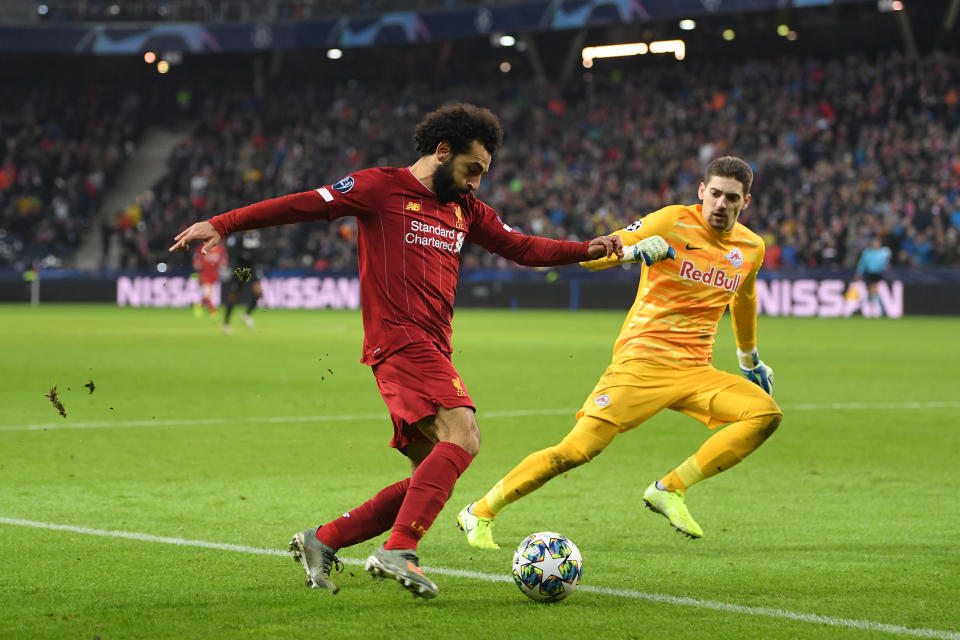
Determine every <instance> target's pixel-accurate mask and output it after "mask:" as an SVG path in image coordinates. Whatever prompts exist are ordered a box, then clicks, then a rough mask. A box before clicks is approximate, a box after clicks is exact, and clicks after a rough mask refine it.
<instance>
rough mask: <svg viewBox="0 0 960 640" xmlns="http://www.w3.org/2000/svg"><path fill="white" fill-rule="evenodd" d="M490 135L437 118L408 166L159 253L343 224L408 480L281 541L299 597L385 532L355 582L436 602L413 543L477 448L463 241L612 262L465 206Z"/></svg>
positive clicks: (369, 350) (484, 128) (483, 126)
mask: <svg viewBox="0 0 960 640" xmlns="http://www.w3.org/2000/svg"><path fill="white" fill-rule="evenodd" d="M502 137H503V130H502V128H501V126H500V122H499V120H498V119H497V117H496V116H495V115H494V114H493V113H491V112H490V111H489V110H487V109H483V108H479V107H476V106H474V105H471V104H457V105H453V106H448V107H444V108H441V109H439V110H437V111H434V112H432V113H430V114H428V115H427V116H426V117H425V118H424V119H423V120H422V121H421V122H420V123H419V124H418V125H417V127H416V132H415V136H414V140H415V143H416V148H417V151H418V153H419V154H420V157H419V159H418V160H417V161H416V162H415V163H414V164H413V165H411V166H407V167H398V168H393V167H381V168H375V169H363V170H360V171H356V172H354V173H352V174H350V175H348V176H346V177H344V178H343V179H341V180H340V181H338V182H336V183H333V184H328V185H325V186H322V187H319V188H317V189H314V190H312V191H305V192H302V193H295V194H291V195H287V196H283V197H280V198H275V199H272V200H266V201H263V202H259V203H256V204H252V205H249V206H246V207H242V208H240V209H234V210H233V211H228V212H227V213H224V214H221V215H218V216H215V217H213V218H211V219H210V220H208V221H205V222H198V223H195V224H193V225H192V226H190V227H189V228H187V229H186V230H184V231H183V232H181V233H180V234H179V235H177V236H176V238H175V243H174V244H173V246H171V247H170V250H171V251H176V250H178V249H186V248H187V247H188V246H189V244H190V243H191V242H193V241H197V240H199V241H201V242H202V243H203V250H204V251H208V250H209V249H211V248H213V247H214V246H216V245H218V244H219V243H220V241H221V240H222V239H223V237H224V236H226V235H227V234H230V233H233V232H236V231H241V230H247V229H255V228H259V227H267V226H272V225H279V224H290V223H297V222H305V221H308V220H332V219H334V218H338V217H341V216H356V219H357V226H358V229H359V232H358V236H357V254H358V258H359V265H360V295H361V308H362V315H363V329H364V339H363V357H362V358H361V361H362V362H363V363H365V364H367V365H369V366H370V367H371V368H372V369H373V375H374V378H376V381H377V386H378V387H379V389H380V395H381V396H382V397H383V400H384V402H385V403H386V405H387V408H388V409H389V411H390V418H391V420H392V421H393V439H392V440H391V442H390V446H392V447H394V448H396V449H397V450H399V451H400V452H401V453H403V454H404V455H405V456H407V458H409V459H410V462H411V466H412V469H413V472H412V475H411V476H410V477H408V478H405V479H403V480H401V481H399V482H397V483H395V484H392V485H390V486H388V487H385V488H383V489H381V490H380V491H379V492H378V493H377V494H376V495H374V496H373V497H372V498H371V499H370V500H368V501H367V502H365V503H364V504H362V505H360V506H358V507H356V508H355V509H353V510H352V511H350V512H348V513H346V514H344V515H343V516H342V517H340V518H337V519H335V520H333V521H332V522H328V523H326V524H324V525H321V526H320V527H317V528H312V529H307V530H306V531H303V532H300V533H297V534H295V535H294V537H293V540H292V541H291V542H290V549H291V551H293V554H294V559H295V560H297V561H299V562H300V563H301V564H302V565H303V568H304V570H305V571H306V573H307V584H308V585H309V586H313V587H319V588H325V589H330V590H331V591H333V593H336V592H337V590H338V588H337V586H336V585H335V584H333V582H332V581H331V580H330V570H331V568H332V567H334V566H336V565H337V564H338V563H339V561H338V560H337V558H336V557H335V555H334V554H335V553H336V551H337V550H338V549H341V548H343V547H347V546H350V545H354V544H357V543H359V542H363V541H365V540H369V539H371V538H373V537H375V536H378V535H380V534H381V533H383V532H385V531H387V530H390V536H389V538H388V539H387V541H386V543H385V544H384V545H383V546H382V547H381V548H380V549H377V551H375V552H374V553H373V554H372V555H371V556H370V557H369V558H367V561H366V569H367V571H369V572H370V573H371V574H373V575H374V576H383V577H389V578H393V579H396V580H397V581H398V582H400V583H401V585H402V586H403V587H404V588H405V589H407V590H409V591H411V592H412V593H413V594H414V596H420V597H423V598H433V597H435V596H436V595H437V586H436V585H435V584H434V583H433V582H432V581H431V580H430V579H429V578H427V577H426V576H425V575H423V572H422V571H421V570H420V566H419V564H420V563H419V557H418V555H417V545H418V543H419V541H420V539H421V538H422V537H423V535H424V534H425V533H426V532H427V529H429V528H430V525H431V524H433V521H434V520H435V519H436V517H437V514H438V513H439V512H440V510H441V509H442V508H443V505H444V504H445V503H446V501H447V498H448V497H449V495H450V492H451V491H452V490H453V486H454V483H456V481H457V478H458V477H460V475H461V474H462V473H463V472H464V470H466V468H467V466H468V465H469V464H470V462H471V461H472V460H473V457H474V456H476V455H477V452H478V451H479V450H480V430H479V428H478V427H477V422H476V419H475V417H474V412H475V410H476V409H475V408H474V404H473V401H472V400H471V399H470V395H469V393H468V392H467V387H466V385H465V384H464V382H463V380H462V379H461V378H460V375H459V374H458V373H457V370H456V369H455V368H454V366H453V364H452V362H451V359H450V354H451V351H452V348H451V346H450V333H451V320H452V318H453V301H454V294H455V293H456V290H457V281H458V278H459V268H460V251H461V248H462V247H463V243H464V241H466V240H469V241H471V242H475V243H477V244H479V245H480V246H482V247H483V248H485V249H486V250H488V251H490V252H492V253H497V254H499V255H502V256H504V257H506V258H509V259H511V260H513V261H515V262H517V263H519V264H523V265H530V266H547V265H560V264H570V263H574V262H579V261H583V260H588V259H590V258H599V257H606V256H610V255H612V254H616V255H618V256H620V257H622V255H623V246H622V242H621V241H620V239H619V238H618V237H616V236H601V237H598V238H594V239H593V240H589V241H584V242H570V241H563V240H550V239H547V238H539V237H536V236H527V235H523V234H521V233H517V232H516V231H513V230H512V229H511V228H510V227H509V226H507V225H506V224H504V222H503V221H502V220H501V219H500V217H499V216H498V215H497V212H496V211H494V210H493V209H492V208H490V207H489V206H487V205H486V204H484V203H483V202H481V201H480V200H478V199H477V198H476V197H474V194H473V192H474V191H475V190H476V189H477V188H478V187H479V186H480V180H481V178H482V176H483V175H484V174H486V173H487V171H488V170H489V168H490V162H491V159H492V157H493V154H494V153H495V152H496V151H497V149H498V148H499V146H500V142H501V139H502Z"/></svg>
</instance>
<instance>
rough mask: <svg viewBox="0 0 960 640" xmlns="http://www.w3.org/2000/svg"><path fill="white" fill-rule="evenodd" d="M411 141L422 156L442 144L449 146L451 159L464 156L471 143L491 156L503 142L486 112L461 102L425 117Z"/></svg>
mask: <svg viewBox="0 0 960 640" xmlns="http://www.w3.org/2000/svg"><path fill="white" fill-rule="evenodd" d="M413 140H414V142H415V143H416V145H417V152H418V153H419V154H420V155H421V156H425V155H429V154H431V153H433V152H434V151H436V149H437V145H438V144H440V143H441V142H447V143H449V144H450V150H451V151H452V152H453V153H454V155H456V154H460V153H466V152H467V150H469V149H470V145H471V144H473V141H474V140H479V141H480V144H482V145H483V148H484V149H486V150H487V152H488V153H489V154H490V155H491V156H492V155H493V154H495V153H496V152H497V149H499V148H500V143H501V142H502V141H503V127H501V126H500V119H499V118H497V116H495V115H494V114H493V112H492V111H490V110H489V109H485V108H483V107H478V106H476V105H473V104H469V103H467V102H461V103H459V104H455V105H451V106H447V107H441V108H440V109H437V110H436V111H432V112H431V113H428V114H427V115H426V117H424V119H423V120H421V121H420V124H418V125H417V128H416V130H415V133H414V136H413Z"/></svg>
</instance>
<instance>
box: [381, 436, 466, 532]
mask: <svg viewBox="0 0 960 640" xmlns="http://www.w3.org/2000/svg"><path fill="white" fill-rule="evenodd" d="M472 460H473V457H472V456H471V455H470V454H469V453H467V452H466V451H465V450H464V449H463V448H462V447H460V446H458V445H455V444H453V443H452V442H440V443H438V444H437V445H436V446H435V447H434V448H433V451H431V452H430V454H429V455H428V456H427V457H426V458H425V459H424V461H423V462H421V463H420V466H419V467H417V470H416V471H415V472H414V474H413V477H412V478H411V479H410V488H409V489H407V495H406V496H405V497H404V499H403V504H402V505H401V506H400V511H399V513H397V518H396V522H394V523H393V531H392V532H391V533H390V538H389V539H388V540H387V542H386V544H385V545H383V546H384V548H385V549H416V548H417V544H419V542H420V538H422V537H423V535H424V534H425V533H426V532H427V529H429V528H430V525H432V524H433V521H434V520H436V518H437V514H438V513H440V510H441V509H442V508H443V505H444V504H446V502H447V498H449V497H450V492H451V491H453V485H454V484H456V482H457V478H459V477H460V474H462V473H463V472H464V471H466V469H467V467H469V466H470V462H471V461H472Z"/></svg>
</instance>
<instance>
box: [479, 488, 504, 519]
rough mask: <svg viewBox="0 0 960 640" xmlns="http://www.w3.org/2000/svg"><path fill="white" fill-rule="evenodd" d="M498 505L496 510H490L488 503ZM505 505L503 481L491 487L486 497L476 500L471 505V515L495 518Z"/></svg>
mask: <svg viewBox="0 0 960 640" xmlns="http://www.w3.org/2000/svg"><path fill="white" fill-rule="evenodd" d="M491 502H493V504H497V505H500V506H499V508H497V509H496V510H494V509H491V508H490V503H491ZM505 505H506V503H505V502H503V481H502V480H501V481H500V482H498V483H497V484H495V485H493V489H490V491H488V492H487V495H485V496H483V497H482V498H480V499H479V500H477V501H476V502H475V503H474V505H473V515H475V516H480V517H481V518H495V517H496V515H497V512H498V511H500V509H502V508H503V507H504V506H505Z"/></svg>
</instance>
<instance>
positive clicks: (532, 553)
mask: <svg viewBox="0 0 960 640" xmlns="http://www.w3.org/2000/svg"><path fill="white" fill-rule="evenodd" d="M582 572H583V558H582V557H581V556H580V550H579V549H578V548H577V545H575V544H573V541H572V540H570V539H569V538H567V537H566V536H562V535H560V534H559V533H555V532H553V531H541V532H540V533H532V534H530V535H529V536H527V537H526V538H524V539H523V542H521V543H520V545H519V546H518V547H517V550H516V552H514V554H513V581H514V582H516V583H517V587H519V588H520V591H522V592H523V594H524V595H525V596H527V597H528V598H530V599H531V600H536V601H537V602H557V601H559V600H563V599H564V598H566V597H567V596H569V595H570V594H571V593H573V592H574V591H576V590H577V585H579V584H580V574H581V573H582Z"/></svg>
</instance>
